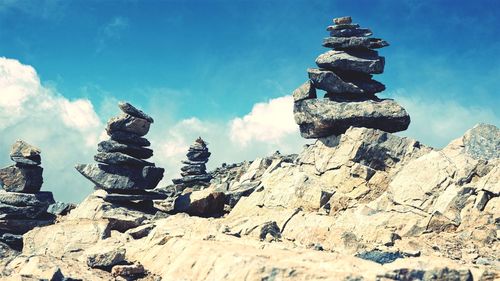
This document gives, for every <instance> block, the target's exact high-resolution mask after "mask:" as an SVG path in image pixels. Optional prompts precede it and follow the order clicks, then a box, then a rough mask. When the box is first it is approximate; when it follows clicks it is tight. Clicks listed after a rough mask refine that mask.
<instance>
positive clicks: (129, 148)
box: [75, 103, 166, 206]
mask: <svg viewBox="0 0 500 281" xmlns="http://www.w3.org/2000/svg"><path fill="white" fill-rule="evenodd" d="M119 107H120V109H121V110H122V112H123V113H122V114H121V115H119V116H116V117H113V118H111V119H110V120H109V121H108V124H107V127H106V132H107V134H108V135H109V136H110V139H109V140H105V141H102V142H100V143H99V144H98V147H97V151H98V152H97V154H96V155H95V156H94V160H95V161H97V162H99V163H98V164H79V165H76V167H75V168H76V169H77V170H78V172H80V173H81V174H82V175H83V176H84V177H86V178H87V179H89V180H90V181H91V182H93V183H94V184H95V186H96V189H103V190H105V191H106V192H107V194H106V195H105V196H104V197H103V199H104V200H105V201H108V202H114V203H122V204H128V203H138V201H140V203H146V204H145V205H144V206H153V203H152V200H158V199H164V198H165V197H166V196H165V195H163V194H158V193H155V192H150V191H147V190H150V189H154V188H155V187H156V185H158V183H159V182H160V180H161V179H162V178H163V173H164V171H165V170H164V169H163V168H159V167H156V166H155V164H154V163H151V162H148V161H146V160H145V159H148V158H150V157H151V156H153V150H152V149H150V148H148V146H150V145H151V144H150V142H149V141H148V140H147V139H146V138H144V136H145V135H146V134H147V133H148V131H149V127H150V125H151V124H152V123H153V122H154V120H153V118H151V117H150V116H148V115H147V114H146V113H144V112H142V111H141V110H139V109H137V108H135V107H134V106H133V105H131V104H129V103H119Z"/></svg>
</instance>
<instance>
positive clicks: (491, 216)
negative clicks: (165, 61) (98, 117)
mask: <svg viewBox="0 0 500 281" xmlns="http://www.w3.org/2000/svg"><path fill="white" fill-rule="evenodd" d="M334 22H335V23H336V25H334V26H332V27H331V28H329V29H331V34H332V37H331V38H328V39H325V45H326V46H333V47H334V48H347V49H349V48H351V47H352V46H353V45H354V46H357V47H359V48H367V49H370V48H377V47H383V46H386V45H387V43H386V42H385V41H383V40H380V39H371V38H368V37H366V36H368V35H369V34H371V32H370V31H369V30H367V29H361V28H359V26H358V25H356V24H352V23H351V19H350V18H338V19H335V20H334ZM347 36H348V37H347ZM352 36H355V37H352ZM336 38H341V39H336ZM342 38H344V39H342ZM365 51H366V50H365ZM374 60H375V61H382V62H383V59H380V58H374ZM347 64H350V62H348V63H347ZM373 67H375V66H373ZM380 67H381V66H377V68H376V71H375V70H374V71H373V73H379V72H380V71H381V69H380ZM382 68H383V63H382ZM314 71H316V70H314ZM321 71H323V70H321ZM328 71H331V73H334V74H335V73H336V72H335V71H337V69H336V66H335V67H334V69H333V70H328ZM353 71H354V70H353ZM356 71H357V70H356ZM312 72H313V71H311V72H310V73H312ZM328 75H331V74H328ZM335 75H337V74H335ZM353 75H354V74H353ZM356 75H358V74H356ZM310 77H313V76H310ZM339 77H342V79H346V78H345V77H347V76H342V75H340V76H339ZM349 77H350V76H349ZM370 77H371V76H370ZM363 79H365V80H363V81H364V82H366V83H367V84H370V85H376V84H377V83H378V82H374V81H368V80H366V79H368V78H367V76H363ZM370 79H371V78H370ZM312 80H313V79H312V78H311V81H309V82H307V83H306V85H305V88H304V87H301V88H302V90H304V89H306V90H304V91H302V90H300V91H299V92H301V93H309V94H310V95H308V97H311V96H312V94H311V93H312V92H314V91H315V90H314V89H315V88H314V87H311V85H314V83H315V82H313V81H312ZM351 84H353V83H351ZM307 85H309V86H307ZM353 85H355V84H353ZM377 85H378V84H377ZM342 91H343V90H342ZM337 94H338V95H337ZM343 94H344V92H341V93H331V92H330V94H327V97H326V98H325V99H317V98H316V97H315V98H314V99H302V100H298V101H297V102H298V103H300V102H301V101H302V102H306V104H309V103H310V101H313V100H315V101H314V103H316V102H318V103H321V104H323V103H324V104H323V105H321V106H322V107H324V110H327V111H328V110H330V109H328V107H329V106H330V105H331V104H333V103H336V104H340V105H338V106H341V107H343V108H344V107H348V106H349V105H347V104H351V103H356V104H357V105H356V106H361V107H365V106H366V107H371V106H372V105H369V104H372V103H378V105H377V106H374V107H372V108H373V109H374V111H373V113H374V114H379V113H380V114H382V115H381V116H385V117H383V118H382V119H381V120H383V122H384V124H392V125H390V126H389V127H390V128H395V129H390V128H389V129H387V128H388V127H378V125H377V126H373V127H371V126H366V124H369V123H370V122H371V121H370V122H368V123H364V121H360V122H361V123H357V122H358V121H359V120H365V119H364V117H363V118H357V117H355V118H347V119H342V118H341V117H339V116H338V115H336V114H333V115H329V116H331V117H332V118H333V119H328V120H330V121H332V120H337V121H338V120H341V121H339V122H341V123H338V122H337V121H332V122H330V121H328V122H326V121H325V122H323V121H321V120H319V121H317V120H313V122H312V123H310V124H312V125H311V126H309V125H307V126H302V125H303V124H305V123H301V124H299V126H300V128H301V133H302V135H303V136H304V137H307V138H317V140H316V141H315V143H314V144H311V145H307V146H305V147H304V148H303V149H302V151H298V154H292V155H282V154H281V153H279V152H276V153H274V154H273V155H270V156H268V157H263V158H258V159H255V160H253V161H246V162H242V163H236V164H223V165H222V166H221V167H218V168H216V169H215V170H213V171H210V172H206V167H205V163H206V162H207V161H208V158H209V156H210V152H208V147H207V145H206V142H205V141H203V140H202V139H201V138H200V139H198V140H196V141H195V143H194V144H193V145H192V146H191V147H190V148H189V150H188V152H187V158H188V160H187V161H185V164H186V166H184V167H183V168H182V172H183V174H182V178H181V179H179V180H174V184H172V185H170V186H160V187H157V184H158V182H159V181H160V179H161V177H162V175H163V169H162V168H159V167H156V166H155V165H154V164H153V163H151V162H148V161H146V160H144V159H148V158H149V157H151V155H152V153H153V151H152V149H149V148H147V147H148V146H150V143H149V141H148V140H147V139H145V138H144V136H145V135H146V134H147V133H148V130H149V126H150V125H151V124H152V123H153V119H152V118H151V117H150V116H148V115H147V114H146V113H144V112H142V111H140V110H138V109H137V108H135V107H133V106H132V105H130V104H127V103H121V104H120V109H121V110H122V112H123V113H122V114H121V115H120V116H118V117H115V118H112V119H111V120H110V121H109V123H108V126H107V133H108V135H109V136H110V138H111V139H110V140H107V141H104V142H101V143H100V144H99V145H98V154H97V155H96V157H95V160H96V161H97V162H99V164H86V165H77V167H76V168H77V170H78V171H79V172H80V173H81V174H82V175H84V176H85V177H86V178H88V179H89V180H90V181H91V182H92V184H93V185H95V189H96V190H95V191H94V192H93V193H92V194H90V195H89V196H88V197H87V198H86V199H85V200H84V201H83V202H81V203H80V204H78V205H77V206H76V208H74V209H72V208H71V207H68V206H63V205H61V203H59V205H58V203H55V204H52V203H53V202H52V201H53V200H52V201H51V204H52V205H51V206H50V207H47V206H45V205H44V208H43V209H44V212H45V211H46V210H47V209H46V208H49V209H50V208H52V209H53V210H58V211H57V212H55V211H54V212H53V213H55V214H57V218H56V219H55V220H54V221H51V222H50V223H48V225H35V226H36V227H35V226H33V227H31V228H30V229H26V233H24V231H23V232H22V233H19V234H17V235H21V234H23V235H22V245H19V244H17V246H13V245H12V243H11V244H9V241H8V240H6V239H2V240H0V256H1V259H0V268H1V270H0V272H1V277H0V280H266V281H272V280H275V281H276V280H345V281H347V280H349V281H354V280H386V281H389V280H426V281H430V280H457V281H462V280H463V281H470V280H479V281H493V280H499V279H500V255H499V253H500V246H499V235H500V129H499V128H497V127H496V126H494V125H488V124H478V125H476V126H474V127H473V128H471V129H470V130H468V131H467V132H464V134H463V136H461V137H459V138H457V139H456V140H453V141H451V142H450V143H449V144H448V145H447V146H445V147H444V148H442V149H436V148H432V147H430V146H426V145H425V144H422V143H420V142H419V141H417V140H413V139H410V138H405V137H401V136H398V135H395V134H393V133H392V132H393V131H400V130H403V129H406V127H405V126H408V124H406V123H405V122H407V123H409V116H408V115H407V113H406V112H405V111H404V109H402V108H401V107H399V105H397V104H395V103H394V102H393V101H389V102H390V103H391V104H392V105H388V104H386V103H384V101H378V100H375V97H370V98H369V99H367V100H363V101H352V100H349V99H350V97H349V98H347V100H348V101H339V100H335V99H337V98H338V96H339V95H341V96H344V95H343ZM352 94H363V95H365V93H352ZM372 94H374V93H370V95H372ZM297 95H298V90H297V91H295V92H294V96H295V97H297ZM347 96H348V95H345V97H347ZM332 97H333V100H332ZM365 97H366V96H365ZM365 97H364V98H363V99H365ZM296 100H297V99H296ZM311 104H312V103H311ZM334 106H337V105H334ZM385 106H389V107H392V106H394V107H397V108H398V109H397V110H396V111H397V112H396V113H395V114H396V115H395V116H397V118H396V119H391V118H390V117H389V115H390V114H387V115H384V114H386V113H387V111H385V109H384V110H382V111H379V109H380V108H386V107H385ZM297 107H300V106H299V105H297V103H296V105H295V110H297ZM322 110H323V109H322ZM352 112H353V113H355V114H362V113H363V112H366V111H357V110H354V111H352ZM300 114H302V113H300ZM304 114H307V113H304ZM296 116H297V111H296ZM391 116H392V115H391ZM365 117H366V118H367V119H366V120H368V119H370V118H372V117H373V116H371V115H370V114H368V115H367V116H365ZM400 117H401V118H400ZM329 118H330V117H329ZM398 118H400V119H398ZM395 120H399V121H395ZM405 120H406V121H405ZM400 121H401V122H403V123H404V124H406V125H405V126H400V124H402V123H401V122H400ZM339 124H342V125H339ZM370 124H374V123H370ZM376 124H378V121H377V122H376ZM398 124H399V125H398ZM398 126H400V127H398ZM14 147H18V146H16V145H15V146H14ZM22 147H27V149H19V150H20V151H21V152H20V154H21V155H22V157H24V158H23V159H22V160H20V161H21V162H17V161H16V159H18V160H19V158H15V157H17V155H18V153H13V154H12V155H14V156H15V157H14V156H13V160H14V161H16V162H17V164H16V165H15V167H17V168H19V169H22V165H24V164H20V163H24V162H29V161H34V162H35V163H31V162H30V163H28V164H30V165H38V164H40V163H39V162H40V161H37V159H39V158H37V156H36V155H39V150H37V149H35V148H32V147H31V146H25V145H23V146H22ZM13 151H17V149H14V150H13ZM24 151H30V153H25V152H24ZM26 159H28V160H29V161H28V160H26ZM23 161H24V162H23ZM19 165H20V166H19ZM8 168H9V167H8ZM17 168H10V169H17ZM19 174H21V175H22V173H21V172H18V173H7V172H4V170H1V171H0V179H1V180H2V183H1V185H2V186H3V189H5V191H3V192H2V193H0V204H2V205H1V206H4V205H5V204H9V205H13V206H17V205H14V204H10V203H5V202H6V201H5V200H7V199H8V198H15V196H13V195H12V194H10V193H13V192H18V193H22V194H23V195H22V196H25V195H29V196H34V195H33V194H37V193H34V192H38V190H39V189H40V185H41V182H40V185H37V186H36V187H37V188H27V189H26V190H12V189H11V188H12V186H14V185H13V184H12V183H13V182H20V183H21V186H23V182H26V181H27V180H26V177H25V176H18V175H19ZM198 176H201V177H198ZM40 177H41V175H40ZM195 177H196V180H190V179H191V178H195ZM22 188H23V187H21V189H22ZM16 194H17V193H16ZM5 198H7V199H5ZM2 200H3V201H2ZM16 200H17V199H16ZM27 206H31V205H29V204H27ZM11 208H14V207H11ZM30 210H31V209H30V207H22V208H18V209H16V211H15V212H14V211H9V212H10V213H15V214H16V218H17V216H18V217H24V216H27V215H29V214H30V213H29V212H30ZM68 210H70V211H69V212H68ZM0 211H1V213H0V215H1V218H2V219H1V220H0V229H2V231H3V232H2V234H3V233H12V232H8V231H4V226H3V225H5V220H6V219H7V218H9V214H10V213H9V212H6V211H4V209H3V208H2V209H0ZM4 218H5V219H4Z"/></svg>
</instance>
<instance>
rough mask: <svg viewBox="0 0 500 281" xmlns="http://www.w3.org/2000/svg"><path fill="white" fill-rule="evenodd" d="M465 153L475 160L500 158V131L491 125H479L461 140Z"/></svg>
mask: <svg viewBox="0 0 500 281" xmlns="http://www.w3.org/2000/svg"><path fill="white" fill-rule="evenodd" d="M461 141H462V143H463V147H464V149H465V152H466V153H467V154H468V155H470V156H472V157H473V158H475V159H482V160H491V159H499V158H500V129H499V128H498V127H496V126H494V125H490V124H477V125H475V126H474V127H473V128H472V129H470V130H468V131H467V132H466V133H465V134H464V135H463V137H462V138H461Z"/></svg>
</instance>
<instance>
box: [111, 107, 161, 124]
mask: <svg viewBox="0 0 500 281" xmlns="http://www.w3.org/2000/svg"><path fill="white" fill-rule="evenodd" d="M118 107H119V108H120V109H121V110H122V111H123V112H124V113H126V114H128V115H130V116H134V117H137V118H141V119H144V120H146V121H148V122H149V123H154V120H153V118H152V117H151V116H149V115H147V114H146V113H144V112H143V111H142V110H139V109H137V108H136V107H135V106H133V105H131V104H130V103H128V102H119V103H118Z"/></svg>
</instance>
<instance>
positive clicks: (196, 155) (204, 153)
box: [186, 149, 211, 162]
mask: <svg viewBox="0 0 500 281" xmlns="http://www.w3.org/2000/svg"><path fill="white" fill-rule="evenodd" d="M210 155H211V153H210V152H208V149H203V150H197V149H190V150H189V151H188V153H187V154H186V156H187V158H188V159H189V160H190V161H195V162H205V161H206V162H208V158H209V157H210Z"/></svg>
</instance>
